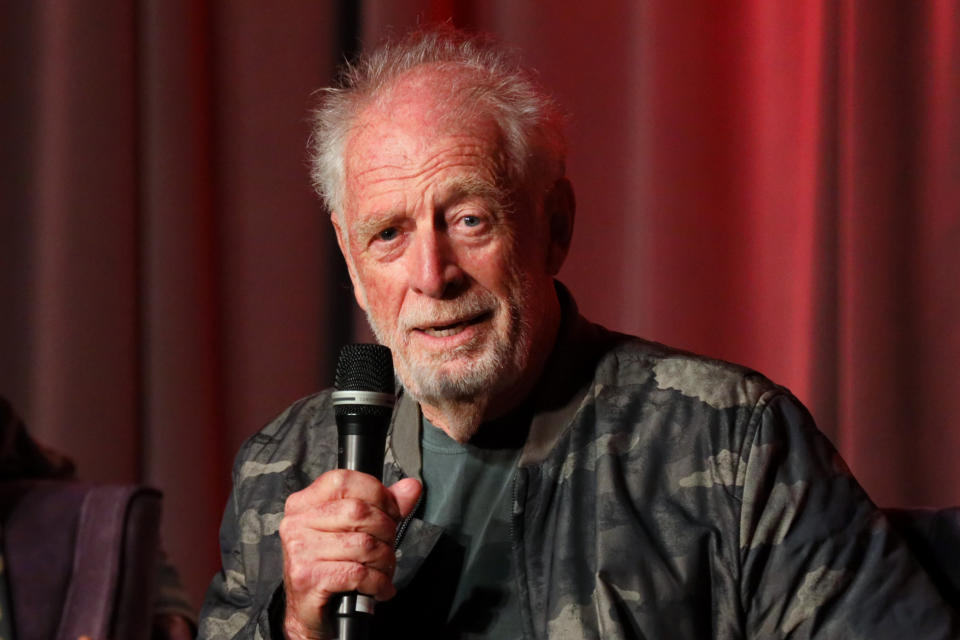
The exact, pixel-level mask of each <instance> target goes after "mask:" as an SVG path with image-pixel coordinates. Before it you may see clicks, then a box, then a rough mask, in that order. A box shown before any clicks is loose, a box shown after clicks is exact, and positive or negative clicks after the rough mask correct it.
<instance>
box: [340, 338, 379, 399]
mask: <svg viewBox="0 0 960 640" xmlns="http://www.w3.org/2000/svg"><path fill="white" fill-rule="evenodd" d="M393 384H394V383H393V358H392V357H391V356H390V349H388V348H387V347H384V346H383V345H379V344H347V345H344V346H343V348H342V349H340V358H339V359H338V360H337V373H336V375H335V376H334V382H333V386H334V387H336V389H337V390H338V391H376V392H378V393H393Z"/></svg>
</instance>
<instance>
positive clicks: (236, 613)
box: [197, 450, 283, 640]
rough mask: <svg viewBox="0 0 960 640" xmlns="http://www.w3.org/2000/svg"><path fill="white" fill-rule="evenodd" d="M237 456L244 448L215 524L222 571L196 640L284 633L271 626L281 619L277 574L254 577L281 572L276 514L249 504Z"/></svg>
mask: <svg viewBox="0 0 960 640" xmlns="http://www.w3.org/2000/svg"><path fill="white" fill-rule="evenodd" d="M242 457H243V450H241V453H240V454H239V455H238V456H237V462H236V463H235V464H234V472H233V490H232V491H231V493H230V498H229V500H228V502H227V506H226V509H224V513H223V521H222V522H221V525H220V556H221V569H220V571H219V572H218V573H217V574H216V575H215V576H214V578H213V581H212V582H211V583H210V587H209V588H208V590H207V594H206V598H205V599H204V603H203V608H202V610H201V612H200V623H199V628H198V635H197V638H198V640H229V639H234V638H237V639H239V638H244V639H246V638H254V639H258V640H270V639H271V638H282V637H283V632H282V628H280V627H279V625H277V624H271V623H272V622H275V621H277V620H280V619H282V613H283V611H282V597H280V596H282V591H283V588H282V582H281V580H280V578H278V577H277V576H260V575H259V572H260V568H261V567H274V568H276V569H275V572H279V571H282V566H283V558H282V552H281V550H280V545H279V540H278V539H277V538H278V536H277V535H276V526H277V525H278V524H279V517H277V514H266V515H264V514H263V512H262V510H258V509H257V508H256V507H255V506H254V505H252V504H249V502H248V500H247V498H248V496H245V494H244V486H243V484H242V483H243V478H242V474H241V473H240V472H239V470H240V469H241V468H242ZM279 515H282V514H279ZM281 577H282V574H281ZM278 605H279V607H280V611H279V612H278V611H277V607H278ZM278 614H279V617H278Z"/></svg>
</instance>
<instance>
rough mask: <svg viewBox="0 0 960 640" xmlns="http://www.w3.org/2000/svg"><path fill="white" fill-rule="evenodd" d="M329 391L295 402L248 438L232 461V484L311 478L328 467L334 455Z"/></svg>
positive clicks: (333, 430)
mask: <svg viewBox="0 0 960 640" xmlns="http://www.w3.org/2000/svg"><path fill="white" fill-rule="evenodd" d="M331 392H332V390H331V389H326V390H323V391H320V392H317V393H314V394H311V395H309V396H306V397H304V398H301V399H299V400H297V401H296V402H294V403H293V404H291V405H290V406H289V407H287V408H286V409H285V410H284V411H283V412H281V413H280V415H278V416H277V417H276V418H274V419H273V420H271V421H270V422H269V423H267V424H266V425H265V426H264V427H263V428H262V429H260V430H259V431H257V432H256V433H254V434H253V435H252V436H250V437H249V438H247V440H246V441H245V442H244V443H243V446H241V447H240V451H239V452H238V453H237V457H236V460H235V462H234V476H235V478H234V481H235V484H236V483H239V482H242V481H244V480H248V479H251V478H253V477H256V476H265V475H273V474H280V473H282V474H283V475H289V474H291V473H295V474H302V475H305V476H306V477H307V478H313V477H316V476H317V475H319V474H320V473H322V472H323V471H325V470H326V469H328V468H331V461H333V462H334V463H335V461H336V454H337V450H336V447H337V441H336V421H335V419H334V414H333V410H332V404H331V400H330V395H331Z"/></svg>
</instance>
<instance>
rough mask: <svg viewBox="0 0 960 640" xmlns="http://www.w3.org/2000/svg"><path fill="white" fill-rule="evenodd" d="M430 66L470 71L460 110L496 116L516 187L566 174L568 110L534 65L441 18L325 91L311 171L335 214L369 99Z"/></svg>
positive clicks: (350, 68) (369, 57)
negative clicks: (352, 140)
mask: <svg viewBox="0 0 960 640" xmlns="http://www.w3.org/2000/svg"><path fill="white" fill-rule="evenodd" d="M424 65H434V66H438V67H442V68H445V69H454V70H461V69H462V70H463V72H464V73H463V75H462V78H463V84H464V87H465V88H467V89H468V90H469V95H470V101H469V102H468V103H466V102H465V103H464V104H462V105H460V108H459V109H458V110H457V111H458V114H457V115H469V113H473V114H481V113H482V114H490V115H492V116H493V117H494V119H495V120H496V122H497V123H498V125H499V126H500V129H501V133H502V135H503V144H504V149H503V150H502V153H503V157H504V160H505V164H506V167H505V169H506V173H507V176H506V177H507V178H508V179H509V180H510V181H511V182H512V186H513V187H514V188H523V187H526V188H530V189H533V188H536V187H538V186H539V187H541V188H546V187H547V186H548V185H549V184H552V183H553V182H554V181H555V180H558V179H560V178H562V177H563V175H564V171H565V166H564V165H565V156H566V141H565V139H564V136H563V130H562V124H563V117H562V115H561V113H560V111H559V109H558V107H557V105H556V103H555V102H554V101H553V99H552V98H551V97H550V96H549V95H548V94H547V93H546V92H545V91H544V90H543V89H542V88H541V87H540V86H539V84H538V83H537V82H536V81H535V78H534V74H533V72H532V71H530V70H529V69H527V68H526V67H524V66H522V65H521V64H520V63H519V62H518V61H517V59H516V57H515V56H514V55H513V54H512V53H510V52H508V51H507V50H505V49H504V48H503V47H501V46H499V45H498V44H496V43H495V42H494V41H493V40H492V39H491V38H489V37H485V36H478V35H473V34H467V33H464V32H462V31H458V30H456V29H454V28H452V27H450V26H448V25H440V26H437V27H432V28H429V29H423V30H419V31H414V32H412V33H410V34H408V35H407V36H405V37H403V38H402V39H399V40H394V41H390V42H387V43H386V44H384V45H382V46H381V47H379V48H377V49H376V50H374V51H372V52H371V53H369V54H364V55H362V56H361V57H360V58H359V59H358V60H357V61H356V62H354V63H352V64H349V63H348V64H346V65H345V66H344V68H343V69H342V72H341V76H340V80H339V83H338V85H337V86H336V87H331V88H327V89H323V90H322V91H321V100H320V104H319V106H318V107H317V109H316V110H315V111H314V114H313V115H314V121H313V132H312V135H311V138H310V152H311V154H310V155H311V172H310V175H311V179H312V181H313V186H314V188H315V189H316V191H317V193H318V194H319V196H320V197H321V198H322V199H323V201H324V203H325V204H326V206H327V208H328V209H329V210H330V212H331V213H332V212H336V213H337V214H338V215H343V211H344V209H343V207H344V204H345V190H346V186H345V181H346V177H345V173H346V170H345V165H346V159H345V157H344V154H345V150H346V145H347V139H348V137H349V134H350V131H351V130H352V128H353V127H354V126H355V124H356V119H357V117H358V116H359V114H360V113H361V111H362V110H363V109H364V107H365V106H367V105H369V104H370V103H371V102H373V101H375V100H377V99H378V98H380V97H382V96H384V95H385V94H387V93H388V92H389V90H390V89H391V88H392V86H393V85H394V83H395V82H396V81H397V79H398V78H400V77H401V76H403V75H404V74H406V73H408V72H410V71H412V70H414V69H416V68H417V67H421V66H424ZM464 109H466V110H467V111H468V113H467V114H464V113H463V111H464Z"/></svg>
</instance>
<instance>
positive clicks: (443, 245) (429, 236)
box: [407, 228, 464, 298]
mask: <svg viewBox="0 0 960 640" xmlns="http://www.w3.org/2000/svg"><path fill="white" fill-rule="evenodd" d="M408 257H409V260H408V262H407V273H408V277H409V280H410V288H411V289H412V290H414V291H416V292H417V293H419V294H421V295H425V296H428V297H431V298H445V297H448V296H451V295H453V294H454V292H455V291H456V290H457V287H458V286H459V285H460V284H461V283H462V282H463V279H464V277H463V271H462V270H461V269H460V267H459V265H458V264H457V260H456V256H455V255H454V252H453V250H452V247H451V246H450V244H449V242H448V240H447V238H446V237H445V236H444V234H443V233H441V232H440V231H439V230H438V229H436V228H428V229H420V230H417V232H416V234H415V237H414V242H413V246H412V247H410V250H408Z"/></svg>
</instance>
